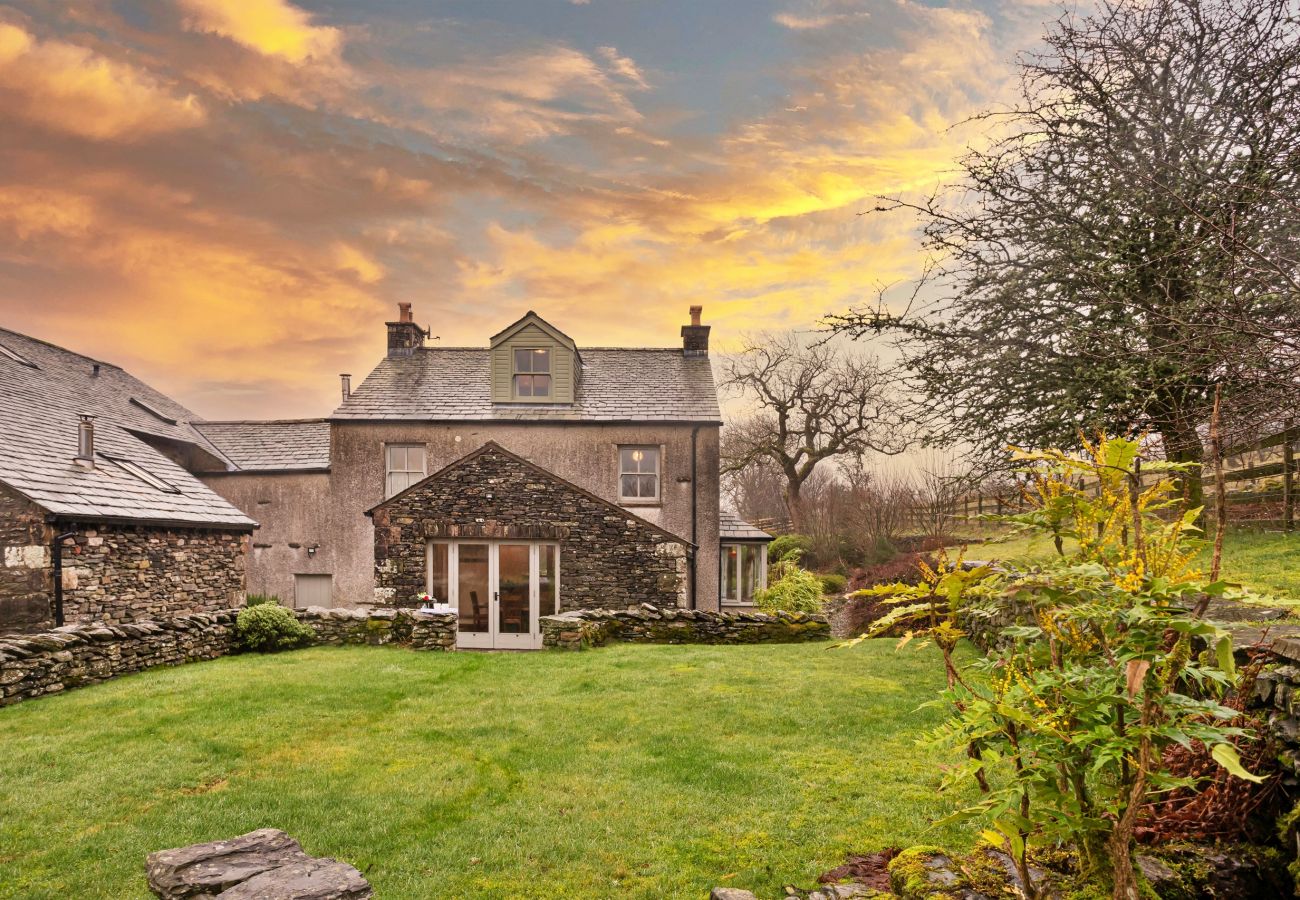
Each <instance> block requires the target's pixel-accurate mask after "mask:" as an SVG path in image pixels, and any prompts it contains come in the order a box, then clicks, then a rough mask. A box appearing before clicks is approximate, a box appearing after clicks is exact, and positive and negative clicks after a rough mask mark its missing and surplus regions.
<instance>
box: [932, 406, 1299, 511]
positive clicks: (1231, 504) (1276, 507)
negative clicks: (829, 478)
mask: <svg viewBox="0 0 1300 900" xmlns="http://www.w3.org/2000/svg"><path fill="white" fill-rule="evenodd" d="M1298 443H1300V425H1289V426H1288V427H1287V428H1285V429H1283V430H1282V431H1279V432H1277V433H1275V434H1270V435H1268V436H1266V437H1263V438H1260V439H1258V440H1255V441H1250V442H1248V443H1243V444H1237V445H1235V446H1233V447H1229V448H1227V449H1225V450H1224V453H1223V460H1224V473H1223V481H1224V484H1225V486H1226V500H1227V507H1228V522H1229V524H1231V525H1237V526H1241V527H1248V528H1263V529H1273V530H1280V531H1288V532H1290V531H1294V530H1295V527H1296V506H1297V499H1298V498H1297V491H1298V490H1300V483H1298V482H1300V478H1297V476H1300V466H1297V461H1296V445H1297V444H1298ZM1203 484H1204V489H1205V509H1206V515H1207V517H1208V518H1209V519H1210V520H1213V518H1214V513H1215V506H1216V505H1217V503H1216V492H1215V476H1214V471H1213V466H1211V465H1210V464H1208V463H1207V464H1206V467H1205V470H1204V475H1203ZM1027 507H1028V504H1027V503H1026V502H1025V499H1024V497H1023V496H1021V495H1020V493H1019V492H1018V491H1014V490H1012V489H1009V488H1008V489H1005V490H1003V491H1001V492H1000V493H985V492H979V491H977V492H974V493H970V494H966V495H963V496H960V497H956V498H954V499H953V500H952V501H950V502H948V503H944V504H939V503H930V504H923V505H918V506H915V507H913V508H912V510H911V524H912V528H913V529H915V530H918V531H930V532H937V531H938V530H941V528H942V526H943V525H944V524H946V523H954V522H955V523H959V524H967V523H975V522H977V521H978V517H980V516H983V515H988V514H994V515H1003V514H1007V513H1016V512H1023V511H1025V509H1026V508H1027Z"/></svg>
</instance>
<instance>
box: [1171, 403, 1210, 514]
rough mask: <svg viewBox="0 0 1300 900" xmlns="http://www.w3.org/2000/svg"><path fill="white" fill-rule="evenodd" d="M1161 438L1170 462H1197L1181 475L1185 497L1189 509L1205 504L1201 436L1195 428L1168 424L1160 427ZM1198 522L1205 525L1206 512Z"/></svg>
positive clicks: (1203, 449)
mask: <svg viewBox="0 0 1300 900" xmlns="http://www.w3.org/2000/svg"><path fill="white" fill-rule="evenodd" d="M1160 439H1161V441H1162V442H1163V443H1164V446H1165V455H1166V456H1167V457H1168V458H1169V460H1170V462H1180V463H1183V462H1186V463H1196V466H1194V467H1192V468H1191V469H1190V470H1188V471H1187V472H1184V473H1182V474H1181V475H1180V476H1179V482H1180V484H1181V486H1182V490H1183V497H1184V499H1185V500H1186V502H1187V508H1188V509H1198V508H1201V507H1204V506H1205V480H1204V479H1203V478H1202V477H1201V469H1200V465H1201V463H1203V462H1204V460H1205V447H1204V446H1203V445H1202V444H1201V436H1200V434H1198V433H1197V431H1196V429H1195V428H1191V427H1186V426H1182V425H1172V424H1171V425H1167V426H1165V427H1163V428H1161V429H1160ZM1196 521H1197V524H1198V525H1200V526H1202V527H1204V525H1205V513H1204V512H1202V513H1201V514H1200V515H1199V516H1198V517H1197V520H1196Z"/></svg>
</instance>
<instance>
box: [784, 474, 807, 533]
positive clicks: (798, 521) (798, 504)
mask: <svg viewBox="0 0 1300 900" xmlns="http://www.w3.org/2000/svg"><path fill="white" fill-rule="evenodd" d="M802 488H803V482H801V481H796V480H794V479H793V478H790V477H789V476H787V481H786V486H785V511H786V512H787V513H789V514H790V530H791V531H793V532H794V533H795V534H803V533H804V531H803V529H804V520H803V497H801V496H800V493H799V492H800V490H801V489H802Z"/></svg>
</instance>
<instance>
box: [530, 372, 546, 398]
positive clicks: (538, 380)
mask: <svg viewBox="0 0 1300 900" xmlns="http://www.w3.org/2000/svg"><path fill="white" fill-rule="evenodd" d="M532 379H533V396H534V397H549V396H551V376H550V375H534V376H532Z"/></svg>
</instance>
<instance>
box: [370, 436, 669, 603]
mask: <svg viewBox="0 0 1300 900" xmlns="http://www.w3.org/2000/svg"><path fill="white" fill-rule="evenodd" d="M372 516H373V518H374V522H375V583H376V585H377V588H376V596H375V602H376V603H377V604H379V605H381V606H398V607H409V606H418V605H419V602H420V601H419V600H418V597H419V595H420V594H421V593H423V592H424V590H425V587H426V585H425V548H426V546H427V544H428V542H429V541H430V540H437V539H471V538H481V539H514V540H528V541H555V542H557V543H558V544H559V545H560V585H561V586H560V606H561V609H618V608H625V607H634V606H638V605H639V604H642V603H649V604H651V605H653V606H657V607H677V606H684V605H685V604H686V597H687V594H686V590H687V572H686V545H685V544H684V543H683V541H682V540H681V539H680V538H676V537H674V536H673V535H671V534H669V533H668V532H666V531H664V530H662V529H660V528H658V527H656V526H654V525H651V524H650V523H649V522H646V521H644V520H642V519H638V518H636V517H635V516H632V515H631V514H629V513H628V512H627V511H626V510H623V509H620V508H619V507H617V506H615V505H614V504H612V503H609V502H608V501H606V500H602V499H601V498H600V497H597V496H596V495H595V494H592V493H589V492H587V491H585V490H583V489H582V488H579V487H577V486H576V485H572V484H569V483H568V482H567V481H564V480H563V479H561V478H558V477H556V476H555V475H552V474H551V473H549V472H546V471H545V470H543V469H540V468H538V467H537V466H534V465H533V464H531V463H529V462H527V461H526V460H523V459H521V458H520V457H517V456H515V455H514V454H513V453H510V452H508V451H506V450H504V449H502V448H501V447H498V446H497V445H495V444H492V443H489V444H486V445H485V446H484V447H482V448H481V449H480V450H478V451H476V452H474V453H471V454H470V455H468V456H466V457H465V458H464V459H462V460H460V461H459V462H456V463H453V464H452V465H451V466H449V467H448V468H446V469H444V470H443V471H442V472H441V473H439V474H438V475H437V476H436V477H433V478H430V479H428V480H426V481H424V482H422V483H420V484H418V485H416V486H415V487H412V488H410V489H409V490H407V491H404V492H403V493H400V494H398V495H396V496H395V497H393V498H391V499H390V500H388V501H387V502H385V503H383V504H381V505H380V506H379V507H377V508H376V509H374V510H373V511H372Z"/></svg>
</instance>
